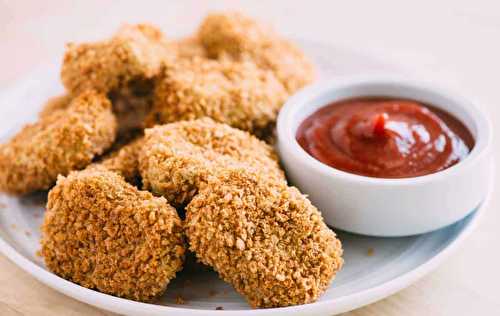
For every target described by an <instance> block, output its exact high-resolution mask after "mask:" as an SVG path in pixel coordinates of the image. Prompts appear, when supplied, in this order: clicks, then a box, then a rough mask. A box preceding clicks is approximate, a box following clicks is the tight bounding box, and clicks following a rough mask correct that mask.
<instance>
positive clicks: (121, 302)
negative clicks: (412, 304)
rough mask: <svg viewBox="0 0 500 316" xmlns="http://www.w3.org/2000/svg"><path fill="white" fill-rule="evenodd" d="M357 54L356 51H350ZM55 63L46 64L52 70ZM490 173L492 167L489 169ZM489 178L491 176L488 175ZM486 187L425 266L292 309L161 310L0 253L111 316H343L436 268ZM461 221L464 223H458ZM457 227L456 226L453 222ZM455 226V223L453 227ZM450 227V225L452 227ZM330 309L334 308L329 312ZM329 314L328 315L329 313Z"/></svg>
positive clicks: (472, 222)
mask: <svg viewBox="0 0 500 316" xmlns="http://www.w3.org/2000/svg"><path fill="white" fill-rule="evenodd" d="M303 42H307V43H309V42H310V43H312V44H315V45H321V46H327V47H330V48H336V46H333V45H327V44H323V43H320V42H317V41H309V40H306V41H303ZM339 49H341V50H346V48H345V47H339ZM353 51H354V52H355V53H357V51H356V50H353ZM54 64H55V63H49V65H50V66H52V67H53V65H54ZM49 68H51V67H49V66H47V65H46V66H39V67H36V68H35V69H34V70H33V71H31V72H29V73H28V74H27V76H24V77H23V78H21V79H20V80H18V81H17V82H16V83H12V84H9V85H7V86H6V87H5V89H2V91H0V100H5V99H9V96H15V94H16V93H15V91H13V90H16V89H20V87H22V86H24V85H27V84H28V82H29V78H37V77H36V76H35V75H36V74H40V73H47V69H49ZM491 168H492V169H494V165H493V164H492V166H491ZM491 174H492V173H491ZM488 182H489V186H488V192H487V195H486V197H485V199H484V201H483V202H482V203H481V205H479V206H478V208H477V209H476V210H475V211H474V213H472V214H470V216H471V218H470V219H469V221H468V222H467V223H466V224H465V225H464V226H463V227H462V228H460V231H459V232H458V233H457V235H456V236H455V237H454V239H452V240H451V241H449V243H448V244H447V245H446V246H445V247H444V248H442V249H440V250H439V251H438V252H437V253H436V254H435V255H434V256H432V257H429V258H428V259H427V260H426V261H425V262H423V263H421V264H420V265H418V266H416V267H415V268H413V269H412V270H409V271H408V272H406V273H403V274H401V275H399V276H397V277H395V278H393V279H391V280H389V281H387V282H384V283H381V284H379V285H377V286H374V287H371V288H368V289H365V290H362V291H359V292H356V293H352V294H349V295H346V296H342V297H339V298H336V299H329V300H325V301H319V302H314V303H310V304H305V305H296V306H289V307H281V308H267V309H250V310H222V311H220V310H207V309H191V308H184V307H175V306H165V305H154V304H149V303H143V302H136V301H132V300H128V299H124V298H120V297H115V296H112V295H109V294H105V293H101V292H98V291H96V290H92V289H88V288H85V287H83V286H80V285H78V284H75V283H72V282H70V281H68V280H65V279H63V278H61V277H59V276H57V275H55V274H53V273H52V272H50V271H49V270H45V269H44V268H42V267H40V266H38V265H37V264H36V263H34V262H33V261H32V260H30V259H28V258H27V257H26V256H24V255H23V254H21V253H20V252H19V251H17V250H16V249H14V247H12V246H11V245H10V244H9V243H8V242H7V241H6V240H4V239H3V238H2V237H1V236H0V253H2V254H3V255H4V256H6V257H7V258H8V259H9V260H10V261H11V262H12V263H14V264H15V265H16V266H18V267H19V268H21V269H22V270H23V271H25V272H26V273H28V274H30V275H31V276H32V277H34V278H35V279H36V280H38V281H39V282H41V283H43V284H45V285H47V286H49V287H50V288H52V289H54V290H56V291H58V292H60V293H62V294H64V295H66V296H69V297H71V298H73V299H76V300H78V301H80V302H82V303H85V304H89V305H92V306H95V307H97V308H100V309H103V310H107V311H110V312H115V313H123V314H126V315H129V314H131V313H146V314H149V315H165V314H167V315H168V314H169V313H171V314H174V315H179V316H183V315H185V316H187V315H216V314H215V313H217V315H220V313H223V314H224V315H234V316H249V315H289V314H318V313H322V312H329V313H332V312H333V313H334V314H338V313H343V312H347V311H350V310H353V309H356V308H360V307H362V306H365V305H368V304H370V303H373V302H375V301H378V300H380V299H383V298H385V297H388V296H390V295H392V294H394V293H396V292H398V291H399V290H401V289H403V288H405V287H407V286H409V285H411V284H412V283H414V282H416V281H417V280H418V279H420V278H421V277H423V276H424V275H426V274H428V273H429V272H431V271H432V270H434V269H435V268H437V267H438V266H439V265H440V264H441V263H442V262H443V261H444V260H445V259H446V258H447V257H448V256H449V255H451V254H452V253H453V252H454V251H455V250H456V249H457V248H458V246H459V245H460V244H462V243H463V241H465V240H466V238H467V237H468V236H469V235H470V233H471V232H472V231H474V229H475V228H476V227H477V224H478V222H479V220H480V219H481V217H482V215H483V214H484V213H485V210H486V208H487V207H488V205H489V204H490V201H491V199H492V195H493V187H494V177H493V176H490V179H488ZM462 220H464V219H462ZM457 223H458V222H457ZM455 224H456V223H455ZM452 225H454V224H452ZM332 306H334V308H332ZM329 310H331V311H329Z"/></svg>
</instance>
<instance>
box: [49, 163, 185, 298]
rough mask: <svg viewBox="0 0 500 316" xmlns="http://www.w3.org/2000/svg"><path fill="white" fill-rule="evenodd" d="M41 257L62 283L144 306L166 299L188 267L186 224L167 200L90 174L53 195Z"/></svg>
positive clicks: (73, 177) (106, 175)
mask: <svg viewBox="0 0 500 316" xmlns="http://www.w3.org/2000/svg"><path fill="white" fill-rule="evenodd" d="M41 245H42V249H41V251H40V253H41V255H42V256H43V258H44V260H45V264H46V265H47V267H48V268H49V269H50V270H51V271H53V272H54V273H56V274H57V275H59V276H61V277H63V278H65V279H68V280H70V281H72V282H75V283H78V284H80V285H82V286H84V287H87V288H91V289H96V290H99V291H101V292H103V293H107V294H112V295H116V296H120V297H124V298H128V299H133V300H138V301H148V300H150V299H152V298H154V297H157V296H159V295H161V293H163V291H164V290H165V288H166V287H167V285H168V283H169V282H170V280H172V279H173V278H174V277H175V274H176V272H177V271H179V270H181V268H182V264H183V260H184V252H185V246H184V240H183V232H182V223H181V220H180V218H179V216H178V215H177V213H176V210H175V209H174V208H173V207H171V206H170V205H168V203H167V201H166V200H165V199H164V198H156V197H153V195H151V193H149V192H145V191H139V190H138V189H136V188H135V187H134V186H132V185H130V184H128V183H126V182H125V181H124V180H123V178H122V177H120V176H119V175H117V174H115V173H113V172H110V171H106V170H99V169H88V170H84V171H76V172H72V173H70V174H69V175H68V176H67V177H63V176H60V177H59V178H58V180H57V185H56V186H55V187H54V188H53V189H52V190H51V191H50V192H49V198H48V203H47V212H46V213H45V218H44V223H43V226H42V239H41Z"/></svg>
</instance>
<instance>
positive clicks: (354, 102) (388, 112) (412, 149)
mask: <svg viewBox="0 0 500 316" xmlns="http://www.w3.org/2000/svg"><path fill="white" fill-rule="evenodd" d="M296 137H297V141H298V142H299V144H300V146H301V147H302V148H304V150H305V151H307V152H308V153H309V154H310V155H311V156H313V157H314V158H316V159H317V160H319V161H321V162H323V163H325V164H327V165H329V166H331V167H334V168H336V169H340V170H343V171H346V172H350V173H354V174H359V175H364V176H369V177H376V178H409V177H417V176H422V175H426V174H431V173H434V172H438V171H441V170H444V169H446V168H449V167H451V166H453V165H454V164H456V163H458V162H459V161H461V160H463V159H464V158H465V157H466V156H467V155H468V154H469V151H470V150H471V149H472V147H474V139H473V137H472V135H471V133H470V132H469V130H468V129H467V128H466V127H465V126H464V124H463V123H462V122H460V121H459V120H457V119H456V118H455V117H453V116H451V115H450V114H448V113H446V112H444V111H442V110H439V109H437V108H434V107H431V106H428V105H424V104H421V103H419V102H416V101H412V100H404V99H390V98H371V97H370V98H359V99H350V100H345V101H340V102H334V103H332V104H329V105H327V106H325V107H323V108H321V109H319V110H318V111H316V112H315V113H313V114H312V115H311V116H309V117H308V118H307V119H306V120H305V121H304V122H302V124H301V125H300V126H299V129H298V131H297V135H296Z"/></svg>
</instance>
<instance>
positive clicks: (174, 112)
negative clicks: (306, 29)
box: [148, 58, 286, 137]
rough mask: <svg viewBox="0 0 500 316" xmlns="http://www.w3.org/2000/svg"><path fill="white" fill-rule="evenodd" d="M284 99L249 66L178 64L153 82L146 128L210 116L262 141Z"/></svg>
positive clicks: (269, 79) (267, 76)
mask: <svg viewBox="0 0 500 316" xmlns="http://www.w3.org/2000/svg"><path fill="white" fill-rule="evenodd" d="M285 99H286V91H285V89H284V88H283V86H282V85H281V83H280V82H279V81H278V80H276V78H275V77H274V75H273V74H272V73H271V72H269V71H265V70H261V69H259V68H257V67H256V66H255V65H254V64H253V63H251V62H243V63H239V62H233V61H229V60H227V61H216V60H207V59H202V58H193V59H190V60H182V61H178V63H177V65H176V66H175V67H170V68H168V69H166V71H165V74H164V77H163V79H160V80H159V81H158V82H157V85H156V88H155V92H154V105H153V111H152V114H151V116H150V118H149V120H148V123H149V124H148V125H149V126H151V125H154V124H156V123H171V122H175V121H180V120H192V119H197V118H201V117H205V116H208V117H211V118H212V119H213V120H215V121H217V122H221V123H226V124H229V125H231V126H233V127H236V128H239V129H242V130H246V131H249V132H250V133H253V134H255V135H257V136H259V137H264V136H267V134H268V133H269V131H270V130H271V129H272V126H274V123H275V121H276V116H277V114H278V111H279V109H280V108H281V106H282V105H283V103H284V102H285Z"/></svg>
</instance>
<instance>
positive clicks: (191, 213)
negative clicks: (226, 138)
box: [185, 168, 343, 307]
mask: <svg viewBox="0 0 500 316" xmlns="http://www.w3.org/2000/svg"><path fill="white" fill-rule="evenodd" d="M185 229H186V235H187V238H188V242H189V249H190V250H191V251H193V252H194V253H195V254H196V256H197V258H198V259H199V260H200V261H201V262H202V263H204V264H207V265H210V266H211V267H213V268H214V270H215V271H217V272H218V273H219V276H220V277H221V278H222V279H223V280H225V281H226V282H229V283H230V284H231V285H233V286H234V288H235V289H236V291H238V292H239V293H240V294H242V295H243V296H245V297H246V299H247V300H248V302H249V304H250V305H251V306H252V307H280V306H289V305H297V304H306V303H311V302H314V301H315V300H317V299H318V297H319V296H320V295H321V294H322V293H323V292H324V291H325V289H326V288H327V287H328V286H329V285H330V283H331V281H332V280H333V278H334V277H335V275H336V273H337V271H338V270H339V269H340V268H341V267H342V264H343V260H342V246H341V243H340V241H339V240H338V239H337V238H336V235H335V233H334V232H333V231H332V230H330V229H329V228H328V227H327V226H326V224H325V223H324V222H323V218H322V217H321V214H320V212H319V211H318V210H317V209H316V208H315V207H314V206H313V205H312V204H311V202H309V200H308V199H307V198H306V197H305V196H304V195H302V194H301V193H300V192H299V191H298V190H297V189H296V188H294V187H288V186H287V185H286V184H285V183H284V182H282V181H274V180H273V179H272V178H269V177H267V176H266V175H265V174H263V173H261V172H250V171H249V170H248V169H246V168H240V169H231V168H227V169H223V170H222V171H221V172H219V173H218V174H217V175H215V176H214V175H212V176H210V177H209V179H208V181H207V183H206V184H205V185H204V186H203V187H202V188H200V190H199V191H198V193H197V194H196V196H195V197H194V198H193V199H192V201H191V202H190V203H189V205H188V206H187V207H186V220H185Z"/></svg>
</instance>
